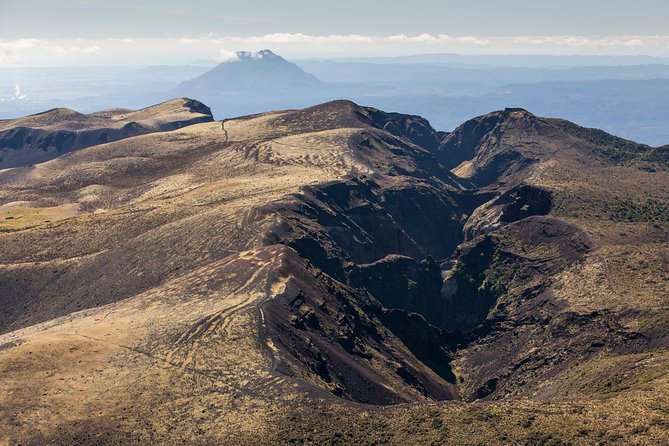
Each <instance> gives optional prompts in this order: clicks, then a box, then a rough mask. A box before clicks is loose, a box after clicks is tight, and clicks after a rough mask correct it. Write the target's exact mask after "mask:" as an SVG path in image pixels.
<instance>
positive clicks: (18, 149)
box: [0, 98, 213, 169]
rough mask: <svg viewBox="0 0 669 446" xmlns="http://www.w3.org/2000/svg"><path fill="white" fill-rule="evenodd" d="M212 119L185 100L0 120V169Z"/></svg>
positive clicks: (203, 108) (197, 104) (201, 107)
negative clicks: (131, 108) (133, 108)
mask: <svg viewBox="0 0 669 446" xmlns="http://www.w3.org/2000/svg"><path fill="white" fill-rule="evenodd" d="M212 120H213V118H212V116H211V111H210V110H209V108H208V107H207V106H205V105H203V104H202V103H200V102H197V101H193V100H191V99H185V98H184V99H175V100H172V101H168V102H165V103H163V104H159V105H155V106H152V107H148V108H145V109H142V110H137V111H132V110H120V109H117V110H107V111H102V112H98V113H92V114H89V115H83V114H81V113H77V112H76V111H74V110H68V109H64V108H61V109H54V110H49V111H47V112H44V113H39V114H36V115H32V116H28V117H25V118H19V119H12V120H5V121H0V169H4V168H8V167H17V166H26V165H29V164H36V163H40V162H43V161H47V160H49V159H53V158H55V157H57V156H60V155H62V154H64V153H67V152H71V151H73V150H78V149H83V148H85V147H90V146H94V145H98V144H103V143H107V142H112V141H117V140H119V139H124V138H129V137H132V136H137V135H143V134H146V133H153V132H165V131H169V130H175V129H178V128H181V127H185V126H187V125H191V124H196V123H199V122H208V121H212Z"/></svg>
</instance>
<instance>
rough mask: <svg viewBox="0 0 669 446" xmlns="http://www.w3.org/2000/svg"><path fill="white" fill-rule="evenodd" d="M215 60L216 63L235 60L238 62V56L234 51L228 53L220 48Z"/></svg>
mask: <svg viewBox="0 0 669 446" xmlns="http://www.w3.org/2000/svg"><path fill="white" fill-rule="evenodd" d="M216 60H217V61H218V62H232V61H235V60H239V55H238V54H237V52H236V51H230V50H226V49H224V48H222V49H221V50H219V52H218V57H216Z"/></svg>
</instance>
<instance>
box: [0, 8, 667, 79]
mask: <svg viewBox="0 0 669 446" xmlns="http://www.w3.org/2000/svg"><path fill="white" fill-rule="evenodd" d="M668 21H669V1H666V0H636V1H629V0H607V1H603V0H561V1H542V0H533V1H531V0H506V1H500V0H494V1H493V0H478V1H447V0H446V1H444V0H442V1H439V0H430V1H426V0H411V1H407V0H403V1H398V0H383V1H369V0H367V1H361V0H356V1H354V0H338V1H336V2H333V1H328V2H319V1H316V0H311V1H307V0H284V1H279V0H274V1H258V0H237V1H210V0H194V1H188V2H186V1H184V0H181V1H175V0H135V1H129V0H59V1H53V0H51V1H44V0H0V66H15V65H40V64H55V65H67V64H76V63H79V64H111V63H122V62H127V63H137V62H138V61H142V60H143V61H148V62H151V63H168V62H170V61H172V62H175V63H177V62H178V63H183V62H186V61H188V60H193V59H200V58H212V59H213V58H224V57H225V55H226V54H228V53H229V52H231V51H236V50H242V49H248V50H258V49H262V48H271V49H273V50H275V51H277V52H280V53H282V54H285V55H287V56H289V57H293V58H299V57H339V56H356V55H360V56H370V55H383V56H385V55H402V54H417V53H436V52H454V53H464V54H505V53H510V54H613V55H621V54H651V55H659V56H669V37H667V34H669V30H668V26H667V22H668Z"/></svg>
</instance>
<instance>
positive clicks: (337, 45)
mask: <svg viewBox="0 0 669 446" xmlns="http://www.w3.org/2000/svg"><path fill="white" fill-rule="evenodd" d="M221 48H223V49H221ZM265 48H270V49H272V50H275V51H276V52H278V53H280V54H284V55H286V56H287V57H293V58H294V57H339V56H357V55H364V56H373V55H379V56H388V55H403V54H419V53H423V52H430V53H439V52H444V53H460V54H606V55H629V54H648V55H655V56H664V57H667V56H669V35H646V36H639V35H618V36H580V35H564V36H536V35H519V36H472V35H469V36H467V35H465V36H454V35H450V34H447V33H441V34H430V33H418V34H412V35H410V34H393V35H387V36H379V35H365V34H327V35H313V34H305V33H271V34H264V35H257V36H226V35H220V34H216V33H207V34H202V35H198V36H182V37H178V36H175V37H165V38H138V37H132V36H126V37H123V36H121V37H116V38H110V39H98V40H85V39H30V38H27V39H16V40H1V39H0V66H19V65H33V66H35V65H49V64H54V65H59V64H61V65H62V64H67V63H71V61H75V60H76V61H85V62H87V63H105V64H119V65H120V64H127V63H135V64H138V65H139V64H153V63H163V64H164V63H167V64H169V63H175V64H178V63H190V62H191V61H193V60H198V59H201V58H208V59H212V60H213V59H216V60H219V61H222V60H233V59H234V58H235V57H236V54H235V52H234V51H232V49H234V50H248V51H258V50H261V49H265ZM100 54H104V56H105V57H104V58H102V57H100V56H99V55H100Z"/></svg>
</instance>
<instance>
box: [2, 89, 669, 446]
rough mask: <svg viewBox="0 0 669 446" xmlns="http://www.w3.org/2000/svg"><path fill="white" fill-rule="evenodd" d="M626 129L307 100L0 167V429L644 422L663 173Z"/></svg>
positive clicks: (413, 431)
mask: <svg viewBox="0 0 669 446" xmlns="http://www.w3.org/2000/svg"><path fill="white" fill-rule="evenodd" d="M593 135H594V136H593ZM600 142H601V143H603V144H604V145H602V146H599V145H598V144H599V143H600ZM626 144H627V143H624V141H623V142H621V141H619V140H618V139H616V138H615V137H612V136H606V137H603V135H600V134H598V133H596V132H595V133H593V132H591V131H589V130H588V129H583V128H581V127H578V126H575V125H573V124H565V122H563V121H560V120H554V119H549V118H541V117H537V116H534V115H532V114H531V113H529V112H526V111H524V110H521V109H507V110H502V111H498V112H493V113H491V114H488V115H483V116H480V117H477V118H474V119H473V120H470V121H467V122H466V123H464V124H463V125H462V126H460V127H458V129H456V131H454V132H452V133H450V134H444V133H441V132H438V131H436V130H435V129H434V128H432V127H431V126H430V124H429V122H427V121H426V120H424V119H422V118H420V117H418V116H412V115H402V114H398V113H387V112H384V111H381V110H378V109H374V108H369V107H362V106H359V105H357V104H355V103H353V102H350V101H334V102H329V103H325V104H320V105H317V106H313V107H310V108H307V109H304V110H283V111H277V112H267V113H264V114H260V115H255V116H246V117H241V118H232V119H226V120H225V121H223V122H203V123H197V124H194V125H190V126H186V127H183V128H180V129H178V130H173V131H168V132H162V133H151V134H147V135H140V136H134V137H130V138H127V139H124V140H120V141H116V142H111V143H107V144H102V145H97V146H93V147H89V148H86V149H81V150H77V151H74V152H71V153H68V154H66V155H64V156H61V157H58V158H55V159H53V160H50V161H47V162H45V163H41V164H37V165H35V166H32V167H28V166H25V167H19V168H15V169H9V170H3V171H0V185H2V187H1V188H0V222H2V225H0V242H2V245H3V247H4V249H3V250H2V252H0V286H1V288H2V289H3V290H5V293H4V294H3V295H0V299H1V301H2V306H1V308H2V311H1V312H0V333H2V334H0V345H2V347H1V348H2V355H0V370H1V371H2V373H3V376H6V377H7V379H6V380H3V382H1V383H0V386H1V387H2V388H3V392H0V411H3V410H4V411H5V413H6V414H7V415H8V416H3V417H0V420H2V421H0V432H10V434H9V435H10V438H11V439H12V440H14V439H16V441H17V442H18V441H21V442H23V443H28V444H30V443H40V442H41V443H44V442H47V441H56V442H62V443H68V442H69V443H71V442H79V443H88V444H93V443H96V442H98V443H99V442H109V443H119V442H129V441H141V442H144V443H174V442H178V441H184V442H197V441H210V442H214V443H216V442H218V443H220V442H226V441H235V442H237V443H240V444H257V443H258V442H260V443H270V444H275V443H279V444H283V443H286V444H289V443H291V442H299V441H304V442H321V443H322V442H326V443H327V442H336V441H340V440H341V441H344V442H354V441H358V442H363V443H367V442H372V441H375V440H378V438H379V435H382V436H383V438H386V439H387V441H388V442H390V443H401V442H403V441H416V442H429V441H436V442H441V443H446V444H448V443H449V442H450V443H452V444H458V443H461V442H462V439H463V438H475V439H476V441H481V442H483V443H486V444H508V443H509V442H515V443H527V444H533V442H534V443H536V442H537V441H539V440H541V441H544V440H546V441H556V442H564V443H566V442H570V443H573V444H592V443H593V442H597V441H601V442H606V443H620V444H623V443H624V439H626V438H630V437H632V438H636V439H638V443H639V444H650V443H651V442H652V441H657V439H663V438H666V430H665V429H664V428H663V426H664V424H663V422H664V421H665V418H666V412H665V411H663V409H662V408H663V407H664V405H665V404H666V403H667V401H666V395H667V394H669V393H667V392H666V389H668V388H669V379H668V378H669V376H667V374H666V372H665V370H666V367H669V355H668V354H667V352H666V349H667V347H668V346H669V344H668V343H669V331H668V330H667V328H666V324H664V321H665V318H666V306H665V305H664V300H665V299H664V297H663V296H666V293H667V291H669V290H668V289H667V287H668V286H669V285H668V284H669V281H668V280H667V279H668V278H669V275H668V274H669V269H667V266H666V262H665V261H663V259H664V258H665V257H666V253H665V251H666V243H667V242H669V238H668V236H667V234H668V233H669V232H667V231H666V227H667V224H669V213H667V212H666V209H669V203H667V200H666V196H669V194H668V192H669V191H668V188H669V183H667V182H666V172H667V167H666V166H665V165H664V164H662V162H660V161H656V160H653V159H647V157H646V149H644V150H643V151H642V152H641V154H640V155H639V156H637V157H634V158H616V157H614V156H612V155H611V153H610V152H611V151H610V150H608V149H610V148H611V147H613V148H618V149H620V150H623V149H624V150H625V151H626V153H627V152H630V153H631V152H634V151H635V150H636V149H635V148H636V147H637V146H634V145H631V146H629V147H628V146H627V145H626ZM663 197H664V198H663ZM649 200H651V201H649ZM65 209H67V210H68V213H66V212H65V211H64V210H65ZM59 212H60V214H59ZM17 216H18V217H20V218H17ZM7 217H11V218H9V219H8V218H7ZM663 256H664V257H663ZM665 260H666V259H665ZM649 277H652V278H653V279H654V280H653V281H649V280H647V279H648V278H649ZM45 370H50V371H51V372H50V373H51V375H48V373H45ZM44 375H48V376H47V377H46V378H44ZM119 376H122V377H123V379H122V380H119V379H118V377H119ZM61 379H62V380H65V382H66V383H67V385H66V386H64V385H62V384H61ZM33 388H34V389H35V391H34V392H32V391H30V390H29V389H33ZM17 394H20V395H22V396H23V397H22V398H15V397H14V396H15V395H17ZM81 398H85V401H86V405H85V408H84V406H82V404H81ZM472 403H473V404H472ZM92 413H95V414H99V415H96V416H93V415H91V414H92ZM630 413H634V414H637V415H635V417H634V418H633V419H627V422H625V423H623V422H622V421H621V420H622V418H624V417H629V414H630ZM51 417H55V418H51ZM81 420H84V422H82V421H81ZM166 420H172V421H170V422H169V423H167V421H166ZM601 420H606V421H605V422H603V424H602V422H601ZM652 420H658V421H652ZM28 421H31V423H32V424H31V425H30V427H29V426H28V424H27V422H28ZM17 422H18V423H19V427H18V428H14V427H13V426H15V424H12V423H17ZM668 422H669V421H668ZM32 425H37V426H38V427H39V432H35V431H34V430H33V429H32V428H31V426H32ZM166 425H169V426H171V427H170V428H165V426H166ZM91 426H93V427H91ZM91 429H94V431H93V430H91ZM92 432H95V433H92ZM635 432H636V433H635ZM337 439H339V440H337ZM537 439H539V440H537ZM546 441H544V443H545V442H546Z"/></svg>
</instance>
